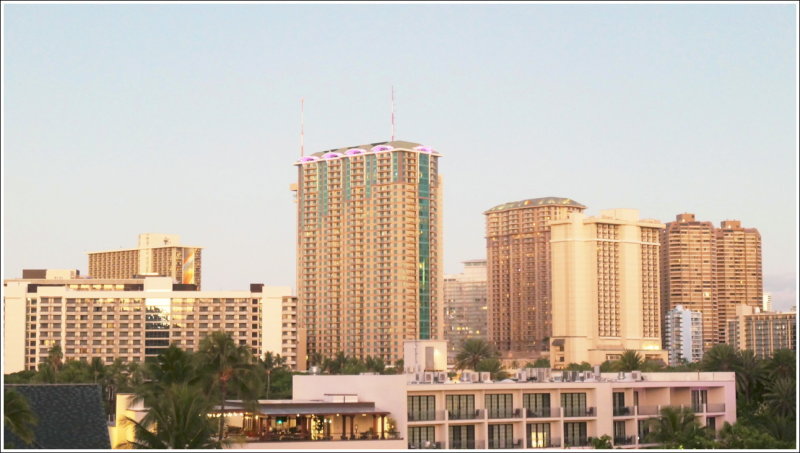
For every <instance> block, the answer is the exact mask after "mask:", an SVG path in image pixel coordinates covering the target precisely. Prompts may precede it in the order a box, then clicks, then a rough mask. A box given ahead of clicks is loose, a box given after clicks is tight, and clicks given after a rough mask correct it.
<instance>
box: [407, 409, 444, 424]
mask: <svg viewBox="0 0 800 453" xmlns="http://www.w3.org/2000/svg"><path fill="white" fill-rule="evenodd" d="M444 412H445V411H436V410H430V411H418V412H414V413H412V412H409V413H408V421H409V422H430V421H438V420H444Z"/></svg>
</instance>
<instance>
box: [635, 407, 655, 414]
mask: <svg viewBox="0 0 800 453" xmlns="http://www.w3.org/2000/svg"><path fill="white" fill-rule="evenodd" d="M635 407H636V415H658V406H635Z"/></svg>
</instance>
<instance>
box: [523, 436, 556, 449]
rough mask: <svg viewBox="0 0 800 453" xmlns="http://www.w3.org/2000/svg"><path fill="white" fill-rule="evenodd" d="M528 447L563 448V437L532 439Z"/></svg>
mask: <svg viewBox="0 0 800 453" xmlns="http://www.w3.org/2000/svg"><path fill="white" fill-rule="evenodd" d="M528 448H561V439H559V438H557V437H555V438H554V437H550V438H549V439H538V440H534V441H532V442H531V443H530V444H529V445H528Z"/></svg>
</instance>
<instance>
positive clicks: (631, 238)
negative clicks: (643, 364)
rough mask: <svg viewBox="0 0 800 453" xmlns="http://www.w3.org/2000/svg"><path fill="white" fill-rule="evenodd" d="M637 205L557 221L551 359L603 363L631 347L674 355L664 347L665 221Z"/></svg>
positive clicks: (662, 356)
mask: <svg viewBox="0 0 800 453" xmlns="http://www.w3.org/2000/svg"><path fill="white" fill-rule="evenodd" d="M663 227H664V225H663V224H661V223H659V222H658V221H656V220H648V219H639V211H637V210H635V209H611V210H605V211H600V215H599V216H597V217H586V216H585V215H584V214H583V213H580V212H574V213H571V214H569V215H568V217H567V219H566V220H551V221H550V237H551V240H550V247H551V249H552V287H553V293H552V294H553V302H552V306H553V308H552V310H553V335H552V341H551V347H550V363H551V364H552V365H553V366H554V367H555V368H563V367H565V366H567V365H568V364H569V363H573V362H574V363H581V362H584V361H586V362H589V363H591V364H592V365H599V364H600V363H602V362H604V361H606V360H616V359H618V358H619V357H620V356H621V355H622V353H623V352H624V351H625V350H635V351H638V352H639V353H640V354H641V355H642V357H643V358H645V359H658V360H662V361H664V362H666V361H667V355H666V351H663V350H662V349H661V316H660V306H659V281H658V279H659V269H658V268H659V255H658V248H659V241H658V233H659V229H661V228H663Z"/></svg>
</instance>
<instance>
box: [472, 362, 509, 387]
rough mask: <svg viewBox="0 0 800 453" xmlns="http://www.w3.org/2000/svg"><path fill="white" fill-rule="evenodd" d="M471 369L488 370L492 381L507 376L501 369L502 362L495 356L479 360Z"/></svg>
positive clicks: (500, 379)
mask: <svg viewBox="0 0 800 453" xmlns="http://www.w3.org/2000/svg"><path fill="white" fill-rule="evenodd" d="M473 369H474V370H475V371H488V372H489V373H491V378H492V380H494V381H502V380H503V379H506V378H507V377H508V373H507V372H506V371H505V370H504V369H503V364H502V362H500V359H498V358H496V357H491V358H488V359H483V360H481V361H480V362H478V364H477V365H475V368H473Z"/></svg>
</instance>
